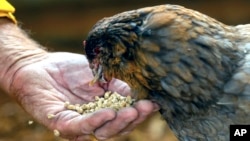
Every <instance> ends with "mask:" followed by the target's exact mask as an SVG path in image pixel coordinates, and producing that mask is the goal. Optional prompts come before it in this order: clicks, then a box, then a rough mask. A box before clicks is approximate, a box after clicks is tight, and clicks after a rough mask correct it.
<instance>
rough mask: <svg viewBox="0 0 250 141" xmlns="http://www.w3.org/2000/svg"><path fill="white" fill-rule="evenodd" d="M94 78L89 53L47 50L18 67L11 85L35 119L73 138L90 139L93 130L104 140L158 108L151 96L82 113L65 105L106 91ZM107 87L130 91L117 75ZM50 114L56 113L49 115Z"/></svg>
mask: <svg viewBox="0 0 250 141" xmlns="http://www.w3.org/2000/svg"><path fill="white" fill-rule="evenodd" d="M92 79H93V76H92V73H91V70H90V69H89V67H88V62H87V59H86V58H85V56H83V55H79V54H73V53H62V52H61V53H47V54H46V55H45V57H43V58H42V59H40V61H36V63H32V64H29V65H26V66H24V67H23V68H22V69H20V70H19V71H17V73H16V74H15V77H14V80H13V83H12V87H11V89H12V92H13V93H14V94H15V97H17V100H18V102H20V104H21V105H22V106H23V108H24V109H25V110H26V111H27V112H28V113H29V114H31V115H32V116H33V117H34V118H35V120H37V121H38V122H40V123H41V124H43V125H45V126H47V127H48V128H49V129H51V130H54V129H57V130H58V131H59V132H60V136H62V137H64V138H67V139H70V140H89V138H90V135H91V134H94V135H95V136H96V137H97V138H98V139H101V140H103V139H107V138H110V137H112V136H114V135H117V134H124V133H127V132H130V131H131V130H132V129H133V128H134V127H135V126H136V125H137V124H138V123H141V122H142V121H143V120H144V119H145V118H146V117H147V116H148V115H149V114H151V113H152V112H153V111H155V110H157V106H155V104H153V103H152V102H150V101H147V100H141V101H138V102H137V103H136V104H135V105H134V106H133V107H128V108H124V109H122V110H120V111H118V112H115V111H114V110H112V109H103V110H99V111H97V112H94V113H92V114H86V115H80V114H79V113H77V112H74V111H70V110H67V109H65V107H64V104H65V102H66V101H69V102H70V103H73V104H76V103H79V104H82V103H88V102H89V101H93V100H94V96H96V95H98V96H100V95H103V94H104V91H105V90H104V89H103V87H100V86H99V85H98V84H95V85H94V86H89V82H90V81H91V80H92ZM107 89H108V90H111V91H117V92H118V93H120V94H123V95H129V94H130V88H129V87H128V86H127V84H125V83H124V82H122V81H119V80H115V79H114V80H112V81H111V82H110V84H109V85H108V87H107ZM48 114H54V115H55V117H54V118H52V119H48V118H47V115H48Z"/></svg>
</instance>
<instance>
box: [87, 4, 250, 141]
mask: <svg viewBox="0 0 250 141" xmlns="http://www.w3.org/2000/svg"><path fill="white" fill-rule="evenodd" d="M97 48H98V52H97V51H96V49H97ZM249 51H250V25H239V26H228V25H225V24H223V23H221V22H218V21H217V20H215V19H213V18H210V17H208V16H206V15H204V14H201V13H199V12H197V11H194V10H190V9H186V8H184V7H182V6H177V5H160V6H155V7H147V8H142V9H138V10H133V11H128V12H124V13H120V14H117V15H115V16H113V17H109V18H104V19H102V20H100V21H99V22H98V23H97V24H96V25H95V26H94V27H93V29H92V30H91V32H90V33H89V36H88V38H87V40H86V46H85V52H86V55H87V58H88V60H89V62H90V64H94V63H98V65H101V66H102V71H103V75H104V76H105V78H106V79H107V80H110V79H111V78H113V77H114V78H118V79H121V80H123V81H125V82H127V83H128V84H129V86H130V87H131V88H132V91H133V94H134V97H136V98H138V99H141V98H148V99H151V100H152V101H155V102H156V103H158V104H159V105H160V107H161V110H160V112H161V114H162V116H163V118H164V119H165V120H166V121H167V122H168V124H169V125H170V128H171V129H172V130H173V131H174V133H175V134H176V136H177V137H178V139H179V140H180V141H184V140H185V141H192V140H197V141H199V140H200V141H228V140H229V125H230V124H250V63H249V62H250V53H249Z"/></svg>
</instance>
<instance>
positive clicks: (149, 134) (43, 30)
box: [0, 0, 250, 141]
mask: <svg viewBox="0 0 250 141" xmlns="http://www.w3.org/2000/svg"><path fill="white" fill-rule="evenodd" d="M9 2H10V3H12V4H13V5H14V6H15V8H16V13H15V16H16V17H17V19H18V21H19V24H20V26H21V27H22V28H23V29H25V30H26V31H27V32H28V33H29V34H30V36H31V37H32V38H33V39H35V40H36V41H37V42H39V43H40V44H42V45H44V46H46V47H48V50H49V51H67V52H75V53H82V52H83V47H82V41H83V40H84V39H85V38H86V36H87V33H88V31H89V30H90V29H91V27H92V26H93V25H94V24H95V23H96V22H97V21H98V20H99V19H101V18H103V17H107V16H112V15H114V14H116V13H119V12H123V11H128V10H132V9H137V8H141V7H146V6H153V5H159V4H167V3H168V4H178V5H182V6H185V7H187V8H191V9H194V10H197V11H200V12H202V13H204V14H207V15H209V16H211V17H213V18H215V19H217V20H219V21H221V22H223V23H225V24H228V25H237V24H246V23H250V8H249V7H250V1H249V0H209V1H201V0H119V1H118V0H53V1H52V0H22V1H20V0H9ZM0 96H1V98H0V141H65V140H63V139H61V138H58V137H54V135H53V133H52V132H51V131H48V130H47V129H46V128H44V127H43V126H41V125H39V124H37V123H36V122H34V123H32V121H33V119H32V118H31V117H30V116H29V115H27V114H26V113H25V112H24V111H23V110H22V108H20V106H19V105H18V104H16V103H15V102H14V101H13V100H12V99H10V98H9V97H8V96H6V95H5V94H4V93H3V92H1V91H0ZM31 123H32V124H31ZM175 140H176V139H175V137H174V136H173V135H172V134H171V132H170V130H169V129H168V127H167V125H166V124H165V123H164V122H163V121H162V120H161V118H160V116H159V114H155V115H153V116H152V117H151V118H149V119H148V120H147V121H146V122H145V123H143V124H141V125H140V126H138V128H137V129H136V130H135V131H134V132H132V133H131V134H129V135H128V136H123V137H116V138H114V139H111V140H110V141H175Z"/></svg>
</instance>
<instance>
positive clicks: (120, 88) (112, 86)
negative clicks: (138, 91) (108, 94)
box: [108, 79, 131, 96]
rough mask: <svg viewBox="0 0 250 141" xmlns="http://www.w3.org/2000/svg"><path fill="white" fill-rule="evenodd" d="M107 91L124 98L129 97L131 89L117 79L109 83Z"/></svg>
mask: <svg viewBox="0 0 250 141" xmlns="http://www.w3.org/2000/svg"><path fill="white" fill-rule="evenodd" d="M108 90H110V91H112V92H117V93H119V94H121V95H124V96H127V95H131V89H130V87H129V86H128V84H127V83H125V82H123V81H121V80H118V79H112V80H111V81H110V82H109V86H108Z"/></svg>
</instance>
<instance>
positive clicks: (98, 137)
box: [96, 136, 108, 140]
mask: <svg viewBox="0 0 250 141" xmlns="http://www.w3.org/2000/svg"><path fill="white" fill-rule="evenodd" d="M96 138H97V139H98V140H106V139H108V138H107V137H102V136H96Z"/></svg>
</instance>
